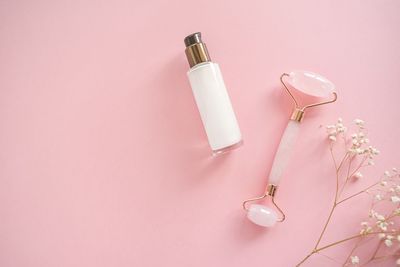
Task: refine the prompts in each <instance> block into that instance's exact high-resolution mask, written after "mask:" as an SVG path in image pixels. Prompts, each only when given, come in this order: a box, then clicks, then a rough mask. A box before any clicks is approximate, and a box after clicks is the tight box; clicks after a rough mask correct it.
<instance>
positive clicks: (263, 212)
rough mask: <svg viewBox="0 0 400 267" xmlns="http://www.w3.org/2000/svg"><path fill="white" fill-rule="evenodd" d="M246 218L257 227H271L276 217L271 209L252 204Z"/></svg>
mask: <svg viewBox="0 0 400 267" xmlns="http://www.w3.org/2000/svg"><path fill="white" fill-rule="evenodd" d="M247 218H248V219H249V220H250V221H252V222H253V223H255V224H257V225H260V226H264V227H271V226H274V225H275V223H276V222H277V220H278V215H277V214H276V212H275V211H274V210H273V209H270V208H268V207H266V206H263V205H258V204H253V205H250V208H249V210H248V212H247Z"/></svg>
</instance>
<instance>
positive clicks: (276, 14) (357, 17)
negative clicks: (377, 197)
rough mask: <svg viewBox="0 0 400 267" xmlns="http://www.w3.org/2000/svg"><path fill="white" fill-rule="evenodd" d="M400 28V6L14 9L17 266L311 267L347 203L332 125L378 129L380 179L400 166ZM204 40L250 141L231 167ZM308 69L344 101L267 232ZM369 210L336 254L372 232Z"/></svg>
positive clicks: (7, 216)
mask: <svg viewBox="0 0 400 267" xmlns="http://www.w3.org/2000/svg"><path fill="white" fill-rule="evenodd" d="M399 14H400V1H397V0H375V1H372V0H359V1H344V0H343V1H317V0H316V1H275V2H273V1H236V2H233V1H214V0H202V1H200V2H199V1H197V2H196V1H177V0H168V1H136V2H134V1H128V0H126V1H124V0H114V1H94V0H92V1H90V0H83V1H67V0H62V1H50V0H38V1H20V0H2V1H0V36H1V37H0V38H1V40H0V58H1V60H0V266H2V267H27V266H34V267H47V266H97V267H101V266H121V267H124V266H254V267H256V266H293V265H294V264H296V263H297V262H298V261H299V260H300V259H301V258H302V257H303V256H304V255H305V254H306V253H307V252H308V251H309V250H310V249H311V247H312V246H313V244H314V243H315V241H316V239H317V234H318V233H319V232H320V230H321V227H322V223H323V221H324V220H325V218H326V215H327V213H328V206H329V204H330V203H331V201H332V197H333V192H334V191H333V190H334V177H333V169H332V163H331V160H330V158H329V154H328V150H327V145H326V142H325V139H324V138H325V133H324V130H323V129H322V128H320V125H321V124H327V123H331V122H334V121H335V120H336V118H337V117H339V116H342V117H343V118H344V119H345V122H348V121H350V120H352V119H354V118H358V117H361V118H363V119H365V120H366V121H367V123H368V124H367V125H368V127H369V133H370V138H371V140H372V141H373V144H375V145H376V146H377V147H378V148H379V149H380V150H381V152H382V154H381V156H380V157H379V159H378V160H377V164H376V168H374V170H373V171H371V173H370V176H373V177H375V175H378V174H380V173H382V172H383V171H384V170H385V169H387V168H391V167H392V166H396V164H399V158H400V149H399V145H398V139H399V136H400V127H399V125H398V123H399V121H400V112H399V98H400V90H399V84H400V49H399V48H400V32H399V25H400V16H399ZM195 31H201V32H202V33H203V38H204V40H205V42H206V43H207V45H208V47H209V50H210V54H211V56H212V58H213V60H214V61H215V62H218V63H219V64H220V66H221V68H222V72H223V74H224V78H225V82H226V85H227V88H228V90H229V94H230V96H231V99H232V103H233V106H234V108H235V111H236V114H237V117H238V120H239V124H240V126H241V130H242V133H243V136H244V142H245V145H244V146H243V147H241V148H240V149H239V150H237V151H235V152H233V153H231V154H228V155H224V156H221V157H219V158H211V157H210V149H209V147H208V144H207V141H206V137H205V133H204V130H203V128H202V124H201V121H200V117H199V114H198V111H197V109H196V106H195V103H194V100H193V96H192V92H191V89H190V87H189V83H188V81H187V78H186V71H187V70H188V64H187V62H186V58H185V55H184V44H183V38H184V37H185V36H186V35H187V34H190V33H192V32H195ZM292 69H307V70H312V71H315V72H319V73H321V74H323V75H325V76H327V77H328V78H329V79H331V80H332V81H334V82H335V84H336V85H337V87H338V90H339V100H338V102H337V103H336V104H335V105H330V106H326V107H323V108H322V107H321V108H320V109H318V111H314V112H310V113H309V114H308V117H307V118H306V120H305V121H304V124H303V125H302V129H301V132H300V135H301V138H300V139H299V140H298V142H297V145H296V150H295V152H294V154H295V156H294V157H295V160H294V161H292V162H291V164H290V166H289V168H288V170H287V173H286V175H285V177H284V178H283V181H282V183H281V188H280V190H279V193H278V201H279V202H280V204H281V206H282V207H283V208H284V209H285V211H286V213H287V215H288V217H287V221H286V222H285V223H283V224H279V225H277V226H276V227H275V228H273V229H270V230H265V229H261V228H258V227H256V226H254V225H252V224H251V223H249V222H248V221H247V220H246V219H245V214H244V212H243V210H242V209H241V202H242V201H243V200H244V199H246V198H248V197H251V196H254V195H258V194H261V193H262V192H263V190H264V186H265V184H266V183H267V181H266V175H267V173H268V171H269V168H270V166H271V162H272V159H273V156H274V152H275V149H276V147H277V144H278V142H279V139H280V137H281V134H282V131H283V129H284V127H285V124H286V122H287V119H288V116H289V114H290V110H291V107H290V101H289V100H288V98H287V96H286V95H285V94H284V92H283V90H282V87H281V86H280V84H279V76H280V74H281V73H282V72H284V71H290V70H292ZM366 179H368V178H366ZM365 181H366V183H368V182H369V181H367V180H365ZM361 183H363V182H361ZM356 203H359V202H357V201H356V202H353V205H352V204H349V206H347V209H345V210H342V211H339V212H338V213H337V216H336V217H335V220H334V221H335V222H336V223H337V224H336V227H334V228H335V229H333V228H332V229H330V230H328V234H327V237H326V240H325V241H324V243H327V242H329V241H330V240H331V241H333V240H335V239H336V238H338V237H345V236H347V235H348V234H350V233H354V231H358V230H357V229H358V228H359V222H360V221H361V220H362V218H363V216H365V213H366V211H367V209H366V206H367V202H364V203H361V204H356ZM339 222H340V223H339ZM349 245H350V244H347V245H345V246H343V247H341V248H340V249H337V250H334V251H331V252H327V254H328V255H331V256H335V257H337V258H339V259H340V258H341V257H342V256H343V255H344V252H345V251H348V250H349ZM392 264H393V262H390V263H388V264H387V265H380V266H391V265H392ZM336 265H337V264H335V263H334V262H332V261H330V260H327V259H326V258H324V257H320V256H316V257H314V258H312V259H311V260H310V261H309V262H308V264H307V265H305V266H336Z"/></svg>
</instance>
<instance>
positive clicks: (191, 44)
mask: <svg viewBox="0 0 400 267" xmlns="http://www.w3.org/2000/svg"><path fill="white" fill-rule="evenodd" d="M184 42H185V45H186V50H185V54H186V57H187V60H188V61H189V65H190V67H193V66H195V65H197V64H199V63H202V62H208V61H211V58H210V55H209V54H208V50H207V46H206V44H205V43H203V41H202V40H201V33H200V32H196V33H193V34H191V35H188V36H186V37H185V39H184Z"/></svg>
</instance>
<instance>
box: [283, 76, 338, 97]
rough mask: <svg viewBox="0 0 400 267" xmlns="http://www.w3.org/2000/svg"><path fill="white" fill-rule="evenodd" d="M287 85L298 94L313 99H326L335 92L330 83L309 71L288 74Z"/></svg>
mask: <svg viewBox="0 0 400 267" xmlns="http://www.w3.org/2000/svg"><path fill="white" fill-rule="evenodd" d="M288 83H289V84H290V85H291V86H293V87H294V88H295V89H297V90H299V91H300V92H302V93H304V94H307V95H311V96H315V97H327V96H329V95H330V94H332V93H333V92H334V91H335V85H334V84H333V83H332V82H331V81H329V80H328V79H327V78H325V77H323V76H322V75H319V74H317V73H314V72H311V71H300V70H299V71H292V72H290V73H289V77H288Z"/></svg>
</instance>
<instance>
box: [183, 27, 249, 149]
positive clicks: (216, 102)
mask: <svg viewBox="0 0 400 267" xmlns="http://www.w3.org/2000/svg"><path fill="white" fill-rule="evenodd" d="M184 41H185V45H186V50H185V53H186V57H187V59H188V61H189V65H190V70H189V71H188V72H187V75H188V78H189V82H190V85H191V87H192V90H193V94H194V98H195V101H196V104H197V107H198V109H199V111H200V116H201V120H202V122H203V125H204V128H205V130H206V134H207V137H208V142H209V144H210V147H211V149H212V151H213V155H216V154H220V153H224V152H227V151H230V150H232V149H235V148H237V147H238V146H240V145H241V144H242V135H241V133H240V129H239V125H238V123H237V120H236V116H235V113H234V111H233V108H232V104H231V101H230V99H229V95H228V92H227V91H226V88H225V83H224V80H223V78H222V74H221V71H220V69H219V66H218V64H216V63H214V62H211V59H210V56H209V55H208V51H207V47H206V45H205V43H203V42H202V40H201V33H199V32H197V33H194V34H191V35H189V36H187V37H186V38H185V40H184Z"/></svg>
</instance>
